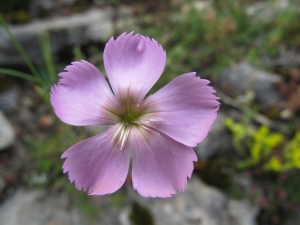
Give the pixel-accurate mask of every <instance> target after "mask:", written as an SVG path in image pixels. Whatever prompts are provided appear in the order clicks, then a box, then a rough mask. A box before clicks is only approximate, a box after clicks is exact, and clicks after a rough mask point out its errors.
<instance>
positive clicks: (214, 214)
mask: <svg viewBox="0 0 300 225" xmlns="http://www.w3.org/2000/svg"><path fill="white" fill-rule="evenodd" d="M130 195H131V196H132V198H133V199H134V200H135V201H136V202H138V204H140V205H142V206H144V207H147V208H148V209H149V210H150V211H151V212H152V214H153V217H154V221H155V224H156V225H191V224H201V225H255V224H256V222H255V219H256V216H257V215H258V211H259V209H258V207H257V206H254V205H252V204H250V202H249V201H246V200H242V201H236V200H230V199H229V198H228V197H227V196H225V195H224V194H222V193H221V192H220V191H219V190H217V189H216V188H213V187H210V186H208V185H206V184H204V183H203V182H201V181H200V180H199V179H198V178H197V177H193V178H192V179H191V180H189V181H188V184H187V187H186V190H185V191H184V192H182V193H179V194H177V195H174V196H173V197H172V198H167V199H151V198H143V197H141V196H139V195H138V194H137V193H136V192H135V191H131V192H130Z"/></svg>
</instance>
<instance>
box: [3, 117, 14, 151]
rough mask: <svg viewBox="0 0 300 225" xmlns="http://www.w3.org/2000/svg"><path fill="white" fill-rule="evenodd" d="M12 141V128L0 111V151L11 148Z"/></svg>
mask: <svg viewBox="0 0 300 225" xmlns="http://www.w3.org/2000/svg"><path fill="white" fill-rule="evenodd" d="M14 139H15V132H14V128H13V127H12V125H11V124H10V122H9V121H8V120H7V119H6V118H5V116H4V114H3V113H2V112H1V111H0V151H1V150H3V149H5V148H7V147H9V146H11V145H12V144H13V142H14Z"/></svg>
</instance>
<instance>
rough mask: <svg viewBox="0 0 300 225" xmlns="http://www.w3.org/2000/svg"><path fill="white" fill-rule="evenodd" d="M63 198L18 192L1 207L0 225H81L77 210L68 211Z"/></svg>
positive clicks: (30, 192)
mask: <svg viewBox="0 0 300 225" xmlns="http://www.w3.org/2000/svg"><path fill="white" fill-rule="evenodd" d="M66 202H67V199H66V198H64V197H63V196H50V195H49V194H46V193H45V192H44V191H41V190H35V191H24V190H19V191H17V192H16V194H15V195H14V196H13V197H12V198H11V199H9V200H7V201H6V202H4V204H3V205H2V206H1V208H0V221H1V225H19V224H23V225H40V224H56V225H83V224H87V223H84V221H83V220H82V219H81V218H80V217H79V215H78V212H77V210H74V209H70V210H69V209H68V208H67V205H66Z"/></svg>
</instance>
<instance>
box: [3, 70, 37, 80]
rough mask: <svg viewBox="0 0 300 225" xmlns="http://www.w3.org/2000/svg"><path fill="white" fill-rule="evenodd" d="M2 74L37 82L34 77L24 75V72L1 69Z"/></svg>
mask: <svg viewBox="0 0 300 225" xmlns="http://www.w3.org/2000/svg"><path fill="white" fill-rule="evenodd" d="M0 73H3V74H6V75H11V76H15V77H20V78H23V79H25V80H29V81H32V82H36V78H35V77H33V76H32V75H30V74H27V73H22V72H19V71H16V70H11V69H4V68H0Z"/></svg>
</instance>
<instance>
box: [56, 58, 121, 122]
mask: <svg viewBox="0 0 300 225" xmlns="http://www.w3.org/2000/svg"><path fill="white" fill-rule="evenodd" d="M66 70H67V72H62V73H60V74H59V76H60V77H61V79H60V80H59V82H58V84H57V85H54V86H53V87H52V89H51V103H52V106H53V108H54V111H55V113H56V115H57V116H58V117H59V118H60V119H61V120H62V121H63V122H65V123H68V124H71V125H77V126H84V125H94V124H108V125H109V124H116V123H117V122H118V121H119V117H118V116H117V115H116V114H117V113H120V112H121V111H122V108H121V106H120V105H119V102H118V101H117V99H116V98H115V96H114V95H113V93H112V92H111V90H110V88H109V86H108V84H107V82H106V80H105V78H104V77H103V75H102V74H101V73H100V71H99V70H98V69H97V68H96V67H95V66H93V65H92V64H90V63H88V62H86V61H81V62H73V63H72V65H70V66H67V67H66Z"/></svg>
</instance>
